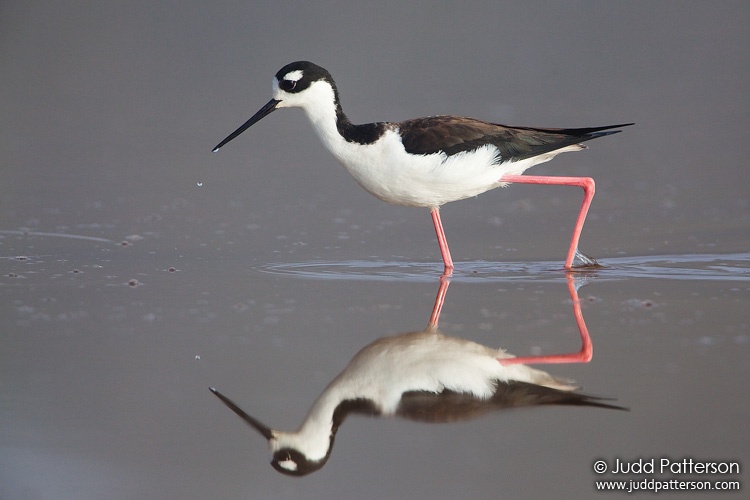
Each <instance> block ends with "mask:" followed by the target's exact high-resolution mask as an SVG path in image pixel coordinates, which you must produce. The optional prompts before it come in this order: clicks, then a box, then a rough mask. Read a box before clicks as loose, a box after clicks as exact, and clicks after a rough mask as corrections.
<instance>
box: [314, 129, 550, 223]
mask: <svg viewBox="0 0 750 500" xmlns="http://www.w3.org/2000/svg"><path fill="white" fill-rule="evenodd" d="M321 139H323V143H324V144H325V145H326V147H327V148H328V149H329V150H330V151H331V153H332V154H333V156H334V157H335V158H336V159H337V160H338V161H339V162H340V163H341V164H342V165H344V167H345V168H346V170H347V171H348V172H349V173H350V174H351V175H352V176H353V177H354V179H355V180H356V181H357V182H358V183H359V185H360V186H362V187H363V188H365V189H366V190H367V191H368V192H370V193H371V194H372V195H374V196H375V197H377V198H379V199H381V200H383V201H386V202H388V203H394V204H396V205H405V206H411V207H430V208H431V207H439V206H441V205H443V204H445V203H448V202H451V201H456V200H462V199H464V198H470V197H472V196H476V195H478V194H481V193H483V192H485V191H487V190H489V189H493V188H496V187H500V186H504V185H506V184H507V183H503V182H500V178H501V177H503V176H504V175H506V174H513V175H520V174H521V173H523V171H524V170H526V169H527V168H529V167H530V166H532V165H534V164H536V163H540V160H541V161H547V160H548V159H549V158H551V157H552V156H554V155H552V156H550V157H549V158H544V159H541V158H540V159H537V158H530V159H526V160H522V161H518V162H502V161H500V159H499V152H498V150H497V148H496V147H494V146H492V145H488V146H485V147H482V148H480V149H478V150H476V151H472V152H466V153H459V154H456V155H453V156H450V157H448V156H447V155H445V154H443V153H437V154H431V155H412V154H409V153H407V152H406V151H405V150H404V147H403V144H402V143H401V139H400V138H399V136H398V134H397V133H396V132H394V131H388V132H387V133H386V134H385V135H384V136H383V137H382V138H381V139H380V140H378V141H377V142H375V143H373V144H368V145H361V144H355V143H350V142H347V141H345V140H343V138H341V136H340V135H338V134H336V135H335V136H334V137H331V139H332V140H331V141H327V140H326V139H327V137H325V136H321Z"/></svg>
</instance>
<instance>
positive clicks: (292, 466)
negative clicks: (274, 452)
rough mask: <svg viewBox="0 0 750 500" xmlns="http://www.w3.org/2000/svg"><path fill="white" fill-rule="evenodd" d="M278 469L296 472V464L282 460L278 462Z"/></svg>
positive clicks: (289, 460)
mask: <svg viewBox="0 0 750 500" xmlns="http://www.w3.org/2000/svg"><path fill="white" fill-rule="evenodd" d="M279 467H281V468H282V469H286V470H288V471H292V472H294V471H296V470H297V462H295V461H294V460H291V459H287V460H282V461H280V462H279Z"/></svg>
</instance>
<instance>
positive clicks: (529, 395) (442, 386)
mask: <svg viewBox="0 0 750 500" xmlns="http://www.w3.org/2000/svg"><path fill="white" fill-rule="evenodd" d="M512 358H513V356H512V355H511V354H508V353H506V352H505V351H504V350H502V349H493V348H490V347H485V346H483V345H480V344H476V343H474V342H470V341H468V340H464V339H460V338H456V337H450V336H447V335H444V334H442V333H440V332H439V331H438V330H437V328H434V327H428V328H427V329H426V330H424V331H420V332H412V333H404V334H401V335H396V336H392V337H383V338H380V339H378V340H376V341H375V342H373V343H371V344H370V345H368V346H366V347H364V348H363V349H362V350H361V351H359V352H358V353H357V354H356V355H355V356H354V358H352V360H351V361H350V362H349V364H348V366H347V367H346V368H345V369H344V371H342V372H341V373H340V374H339V375H338V376H337V377H336V378H335V379H334V380H333V381H332V382H331V383H330V384H329V385H328V387H326V388H325V390H324V391H323V393H322V394H321V395H320V396H319V397H318V399H317V400H316V401H315V403H313V405H312V408H310V411H309V412H308V414H307V416H306V417H305V419H304V421H303V422H302V425H301V426H300V427H299V429H297V430H296V431H294V432H282V431H277V430H273V429H271V428H270V427H268V426H267V425H265V424H263V423H261V422H260V421H259V420H257V419H256V418H254V417H252V416H250V415H248V414H247V413H245V412H244V411H243V410H242V409H240V408H239V407H238V406H237V405H236V404H235V403H234V402H233V401H232V400H230V399H229V398H227V397H226V396H224V395H223V394H221V393H220V392H219V391H217V390H216V389H215V388H213V387H212V388H211V392H213V393H214V394H215V395H216V396H217V397H219V399H221V400H222V401H223V402H224V404H226V405H227V406H228V407H229V408H231V409H232V410H233V411H234V412H235V413H236V414H237V415H239V416H240V417H242V419H243V420H245V422H247V423H248V424H249V425H250V426H251V427H253V428H254V429H255V430H257V431H258V432H259V433H260V434H262V435H263V437H265V438H266V439H267V440H268V443H269V447H270V448H271V452H272V453H273V458H272V461H271V464H272V465H273V467H274V468H275V469H276V470H277V471H279V472H282V473H284V474H289V475H294V476H302V475H305V474H309V473H311V472H315V471H317V470H318V469H320V468H321V467H323V465H325V463H326V461H327V460H328V458H329V457H330V455H331V450H332V448H333V442H334V438H335V435H336V431H337V430H338V428H339V426H340V425H341V424H342V423H343V421H344V419H345V418H346V417H347V415H349V414H365V415H371V416H398V417H402V418H406V419H410V420H418V421H422V422H454V421H459V420H468V419H470V418H474V417H478V416H480V415H482V414H485V413H487V412H489V411H493V410H499V409H503V408H511V407H518V406H535V405H578V406H598V407H601V408H611V409H618V410H625V409H626V408H623V407H620V406H615V405H612V404H608V403H606V402H604V401H603V400H602V399H601V398H596V397H592V396H588V395H585V394H581V393H578V392H573V391H574V390H575V389H576V387H575V386H574V385H573V383H572V381H570V380H563V379H558V378H555V377H553V376H552V375H550V374H549V373H547V372H544V371H542V370H538V369H535V368H531V367H529V366H526V365H522V364H503V363H502V361H503V360H506V359H512Z"/></svg>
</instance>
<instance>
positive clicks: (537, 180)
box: [500, 175, 599, 270]
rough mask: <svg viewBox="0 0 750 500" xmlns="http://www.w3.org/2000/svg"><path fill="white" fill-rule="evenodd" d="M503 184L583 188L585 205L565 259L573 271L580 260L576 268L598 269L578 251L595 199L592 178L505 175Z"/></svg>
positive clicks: (566, 265)
mask: <svg viewBox="0 0 750 500" xmlns="http://www.w3.org/2000/svg"><path fill="white" fill-rule="evenodd" d="M500 180H501V181H503V182H514V183H523V184H546V185H557V186H579V187H581V188H583V203H582V204H581V209H580V210H579V211H578V218H577V219H576V225H575V228H574V229H573V237H572V238H571V240H570V248H569V249H568V257H567V258H566V259H565V269H568V270H571V269H573V263H574V261H576V259H578V261H579V263H578V264H577V265H576V267H597V266H599V264H598V263H597V262H596V260H594V259H592V258H591V257H588V256H586V255H584V254H582V253H581V252H579V251H578V240H579V239H580V238H581V231H582V230H583V223H584V221H585V220H586V214H587V213H588V211H589V206H591V200H593V198H594V191H595V184H594V179H592V178H591V177H554V176H540V175H505V176H503V177H502V178H501V179H500Z"/></svg>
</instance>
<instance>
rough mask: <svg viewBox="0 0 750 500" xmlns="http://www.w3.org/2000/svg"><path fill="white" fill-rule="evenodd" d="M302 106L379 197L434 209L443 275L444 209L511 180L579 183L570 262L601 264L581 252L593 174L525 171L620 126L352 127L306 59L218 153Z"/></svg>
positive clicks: (437, 119) (435, 119)
mask: <svg viewBox="0 0 750 500" xmlns="http://www.w3.org/2000/svg"><path fill="white" fill-rule="evenodd" d="M291 107H299V108H302V109H303V110H304V111H305V113H306V114H307V117H308V118H309V119H310V121H311V122H312V124H313V127H314V128H315V130H316V132H317V133H318V136H319V137H320V139H321V140H322V141H323V144H324V145H325V147H326V148H328V150H329V151H330V152H331V153H332V154H333V156H334V157H335V158H336V159H337V160H338V161H339V162H341V164H343V165H344V167H345V168H346V169H347V170H348V171H349V173H350V174H351V175H352V176H353V177H354V179H355V180H356V181H357V182H358V183H359V184H360V185H361V186H362V187H363V188H365V189H366V190H367V191H368V192H370V193H371V194H373V195H374V196H376V197H377V198H379V199H381V200H383V201H387V202H388V203H395V204H397V205H405V206H410V207H427V208H429V209H430V212H431V214H432V221H433V224H434V225H435V233H436V235H437V239H438V244H439V246H440V253H441V254H442V257H443V263H444V265H445V271H444V274H450V273H451V271H452V270H453V260H452V259H451V255H450V251H449V249H448V243H447V241H446V238H445V232H444V231H443V225H442V222H441V221H440V212H439V207H440V206H441V205H443V204H445V203H448V202H451V201H456V200H461V199H464V198H469V197H472V196H476V195H478V194H481V193H483V192H485V191H487V190H489V189H493V188H496V187H500V186H506V185H508V184H509V183H513V182H517V183H527V184H555V185H566V186H579V187H581V188H583V190H584V199H583V203H582V205H581V209H580V210H579V213H578V218H577V220H576V225H575V228H574V230H573V237H572V239H571V243H570V248H569V250H568V256H567V258H566V260H565V267H566V268H567V269H571V268H572V267H573V266H574V263H575V260H576V259H580V262H581V264H582V265H595V264H596V262H595V261H594V260H593V259H590V258H588V257H586V256H584V255H583V254H581V253H580V252H578V239H579V237H580V234H581V230H582V229H583V223H584V220H585V218H586V213H587V212H588V208H589V205H590V204H591V199H592V198H593V196H594V180H593V179H591V178H588V177H547V176H522V175H521V174H522V173H523V172H524V171H525V170H526V169H528V168H529V167H531V166H533V165H536V164H537V163H542V162H546V161H549V160H551V159H552V158H553V157H555V156H556V155H557V154H559V153H562V152H565V151H579V150H581V149H585V148H586V146H584V145H583V144H581V143H582V142H584V141H589V140H591V139H596V138H597V137H603V136H605V135H610V134H615V133H617V132H619V130H611V129H613V128H617V127H625V126H628V125H632V124H631V123H626V124H621V125H609V126H606V127H592V128H574V129H557V128H531V127H507V126H504V125H498V124H495V123H487V122H483V121H479V120H475V119H473V118H464V117H457V116H432V117H427V118H416V119H413V120H406V121H403V122H378V123H368V124H364V125H353V124H352V123H351V122H350V121H349V119H348V118H347V117H346V115H345V114H344V112H343V110H342V109H341V104H340V101H339V93H338V89H337V88H336V84H335V83H334V81H333V78H332V77H331V74H330V73H329V72H328V71H326V70H325V69H324V68H321V67H320V66H318V65H316V64H313V63H311V62H307V61H298V62H293V63H291V64H287V65H286V66H284V67H283V68H281V69H280V70H279V71H278V72H277V73H276V75H275V76H274V79H273V99H271V100H270V101H269V102H268V103H267V104H266V105H265V106H263V107H262V108H261V109H260V110H259V111H258V112H257V113H255V115H253V116H252V117H251V118H250V119H249V120H248V121H246V122H245V123H244V124H243V125H242V126H241V127H239V128H238V129H237V130H235V131H234V132H232V133H231V134H230V135H229V136H228V137H227V138H226V139H224V140H223V141H221V142H220V143H219V144H218V145H217V146H216V147H215V148H214V150H213V151H214V152H216V151H218V150H219V149H220V148H221V147H222V146H224V145H225V144H226V143H227V142H229V141H231V140H232V139H234V138H235V137H237V136H238V135H240V134H241V133H242V132H244V131H245V130H246V129H247V128H249V127H250V126H251V125H253V124H254V123H256V122H257V121H259V120H260V119H261V118H263V117H264V116H266V115H268V114H269V113H271V112H272V111H274V110H276V109H278V108H291Z"/></svg>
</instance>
